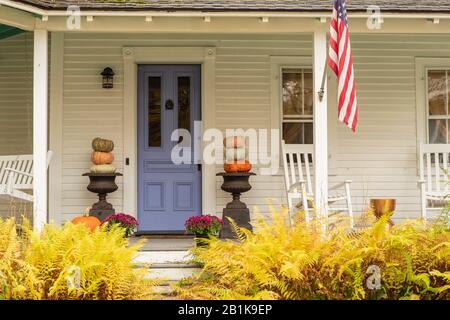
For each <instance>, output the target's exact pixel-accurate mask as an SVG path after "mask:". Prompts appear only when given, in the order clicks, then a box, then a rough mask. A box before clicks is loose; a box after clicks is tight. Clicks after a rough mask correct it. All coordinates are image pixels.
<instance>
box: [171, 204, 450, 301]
mask: <svg viewBox="0 0 450 320" xmlns="http://www.w3.org/2000/svg"><path fill="white" fill-rule="evenodd" d="M273 211H274V212H273V213H272V219H271V220H272V221H271V222H267V221H266V220H264V219H262V218H257V219H256V224H255V230H256V231H255V232H254V233H253V234H252V233H251V232H249V231H248V230H245V229H239V228H238V227H237V226H236V225H235V224H232V225H233V226H234V228H235V229H236V233H237V235H238V241H221V240H219V239H211V240H209V246H208V247H205V248H199V249H195V251H194V254H195V255H196V259H198V260H199V261H201V263H202V264H203V266H204V267H203V271H202V272H201V274H200V275H199V277H198V278H196V279H190V281H189V282H187V283H184V284H183V285H180V286H179V288H178V289H177V292H178V294H179V297H180V298H192V299H195V298H201V299H419V298H420V299H450V272H449V270H450V231H449V229H445V228H442V227H437V226H424V225H423V224H422V223H421V222H420V221H415V222H412V221H410V222H405V223H402V224H399V225H396V226H394V227H391V228H388V226H387V222H388V220H389V217H388V216H385V217H382V218H381V219H380V220H379V221H378V222H376V223H374V224H373V226H372V227H370V228H368V229H364V230H359V231H351V230H348V229H346V228H345V227H344V226H342V227H340V226H338V227H335V228H333V229H332V230H331V231H329V232H328V233H327V234H326V235H324V233H323V228H322V226H321V225H320V223H319V222H310V223H306V222H304V221H302V220H300V219H299V220H298V221H297V222H296V223H295V224H293V225H291V224H290V223H289V222H288V221H289V219H288V218H287V212H286V211H285V210H283V209H281V211H280V212H275V210H273ZM371 266H372V267H371ZM374 266H375V268H378V270H379V271H380V273H379V280H380V281H379V286H376V287H375V288H373V287H370V286H369V285H368V282H370V276H371V275H372V274H371V273H370V272H369V270H371V268H374Z"/></svg>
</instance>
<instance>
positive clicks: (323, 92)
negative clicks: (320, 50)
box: [317, 50, 328, 101]
mask: <svg viewBox="0 0 450 320" xmlns="http://www.w3.org/2000/svg"><path fill="white" fill-rule="evenodd" d="M327 51H328V50H327ZM327 62H328V52H327V55H326V57H325V66H324V67H323V74H322V84H321V85H320V89H319V91H318V92H317V94H318V95H319V101H322V100H323V96H324V95H325V80H326V79H327Z"/></svg>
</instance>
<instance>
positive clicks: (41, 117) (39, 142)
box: [33, 30, 48, 231]
mask: <svg viewBox="0 0 450 320" xmlns="http://www.w3.org/2000/svg"><path fill="white" fill-rule="evenodd" d="M33 61H34V69H33V162H34V163H33V175H34V178H33V195H34V203H33V209H34V211H33V224H34V228H35V229H36V230H38V231H40V230H41V229H42V227H43V225H44V224H45V223H46V222H47V130H48V124H47V116H48V114H47V99H48V97H47V95H48V91H47V90H48V34H47V30H35V31H34V60H33Z"/></svg>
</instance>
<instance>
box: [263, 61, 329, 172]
mask: <svg viewBox="0 0 450 320" xmlns="http://www.w3.org/2000/svg"><path fill="white" fill-rule="evenodd" d="M289 68H308V69H311V70H312V72H313V81H314V67H313V59H312V56H271V57H270V96H271V111H270V128H271V129H278V130H280V140H281V139H282V123H283V104H282V100H283V97H282V87H281V86H282V74H281V72H282V70H283V69H289ZM314 94H316V93H314ZM328 107H329V112H328V174H329V175H337V161H336V155H337V153H336V150H337V138H336V137H337V132H336V129H337V122H338V120H337V96H336V83H335V81H328ZM313 108H314V106H313ZM313 126H314V115H313ZM313 141H314V142H315V141H316V139H315V137H314V136H313ZM280 163H281V162H280ZM280 172H281V171H279V172H278V173H279V174H281V173H280Z"/></svg>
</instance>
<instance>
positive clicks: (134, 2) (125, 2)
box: [12, 0, 450, 12]
mask: <svg viewBox="0 0 450 320" xmlns="http://www.w3.org/2000/svg"><path fill="white" fill-rule="evenodd" d="M12 2H20V3H26V4H31V5H34V6H37V7H40V8H45V9H50V10H51V9H54V10H61V9H66V8H67V7H68V6H70V5H77V6H79V7H80V8H82V9H87V10H161V11H163V10H164V11H166V10H169V11H170V10H191V11H302V12H304V11H309V12H318V11H329V10H330V8H331V1H330V0H253V1H248V0H215V1H211V0H157V1H155V0H61V1H54V0H13V1H12ZM371 5H378V6H379V7H380V8H381V10H382V11H384V12H450V1H448V0H427V1H423V0H397V1H392V0H351V1H348V3H347V10H349V11H356V12H366V11H367V8H368V7H369V6H371Z"/></svg>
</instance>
